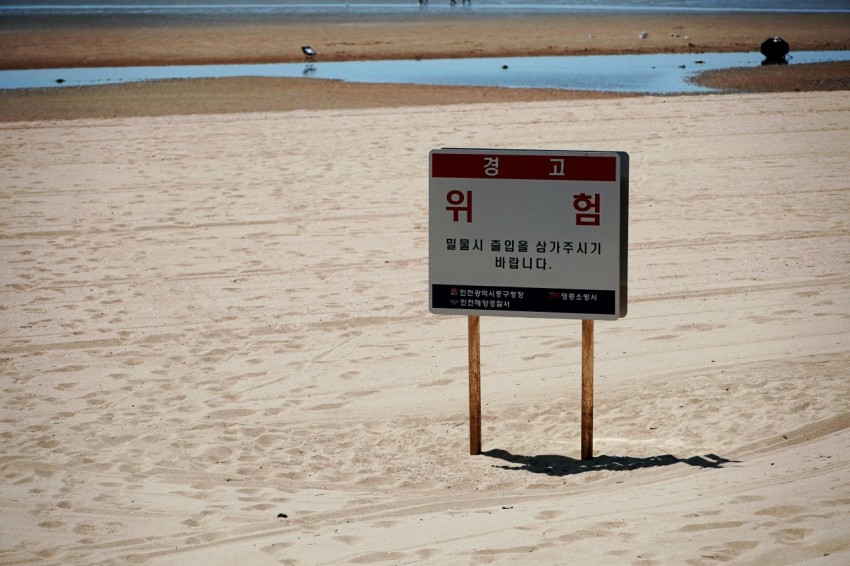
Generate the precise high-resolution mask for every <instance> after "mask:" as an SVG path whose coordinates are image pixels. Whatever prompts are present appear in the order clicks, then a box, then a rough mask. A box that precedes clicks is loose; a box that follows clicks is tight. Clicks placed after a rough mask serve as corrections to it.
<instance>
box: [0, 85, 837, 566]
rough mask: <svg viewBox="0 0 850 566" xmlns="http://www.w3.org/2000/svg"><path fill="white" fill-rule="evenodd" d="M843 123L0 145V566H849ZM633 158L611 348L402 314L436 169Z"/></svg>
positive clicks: (47, 127)
mask: <svg viewBox="0 0 850 566" xmlns="http://www.w3.org/2000/svg"><path fill="white" fill-rule="evenodd" d="M848 139H850V103H848V97H847V95H846V92H826V93H796V94H795V93H782V94H776V95H772V96H770V97H767V96H764V95H753V94H750V95H738V94H735V95H714V96H701V97H697V98H694V97H682V98H656V97H645V98H628V99H612V100H578V101H549V102H528V103H515V104H480V105H456V106H445V107H440V106H433V107H420V108H408V109H383V110H380V109H378V110H372V109H351V110H315V111H306V110H304V111H293V112H282V113H253V114H223V115H206V116H182V117H181V116H176V117H174V116H172V117H160V118H133V117H128V118H116V119H108V120H73V121H61V122H48V121H40V122H27V123H24V122H19V123H4V124H2V125H0V155H2V159H1V160H0V171H1V172H2V174H0V179H2V181H0V198H2V202H3V206H2V217H0V259H2V265H3V270H2V275H0V293H2V294H0V297H2V299H0V359H2V363H0V378H1V379H2V381H0V384H2V385H0V387H2V400H0V403H1V404H2V405H0V407H2V408H0V439H2V445H3V451H2V456H0V474H2V478H3V481H2V483H0V521H2V527H0V563H3V564H63V565H64V564H150V565H154V564H157V565H158V564H340V563H351V564H366V563H385V564H408V563H415V562H420V561H432V562H434V563H440V564H485V563H494V562H501V563H507V562H510V563H527V564H531V563H533V564H558V563H565V562H581V563H589V564H692V565H696V564H714V563H717V562H727V561H732V562H738V563H748V564H789V563H802V562H806V561H810V563H816V564H847V563H848V561H850V526H848V523H847V517H848V516H850V465H849V462H848V460H849V459H850V453H848V446H849V445H850V381H848V367H850V314H848V313H850V270H848V263H850V255H848V250H850V231H849V230H848V218H850V185H848V177H849V176H848V165H847V153H848V148H850V146H848ZM443 146H459V147H463V146H469V147H526V148H551V149H556V148H560V149H600V150H623V151H628V152H629V153H630V155H631V203H630V214H631V223H630V235H631V236H630V237H631V242H630V249H629V254H630V258H629V265H630V273H629V285H630V293H629V295H630V297H631V300H630V305H629V315H628V316H627V317H626V318H624V319H622V320H620V321H616V322H598V323H597V324H596V421H595V448H596V451H595V453H596V456H597V457H596V458H595V459H594V460H591V461H588V462H583V461H580V460H579V459H578V457H579V388H580V384H579V381H580V380H579V360H580V346H579V344H580V339H579V335H580V332H579V326H580V325H579V324H578V322H577V321H552V320H539V319H503V318H484V319H482V372H483V397H484V438H483V441H484V450H485V453H484V454H483V455H481V456H474V457H473V456H469V455H468V454H467V447H468V436H467V414H466V406H467V376H466V320H465V318H464V317H441V316H434V315H431V314H429V313H428V310H427V263H428V258H427V252H426V249H427V246H426V244H427V239H428V233H427V216H428V211H427V209H426V198H427V175H428V173H427V155H428V151H429V150H430V149H432V148H437V147H443Z"/></svg>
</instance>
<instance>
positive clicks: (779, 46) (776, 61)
mask: <svg viewBox="0 0 850 566" xmlns="http://www.w3.org/2000/svg"><path fill="white" fill-rule="evenodd" d="M788 51H790V47H789V46H788V42H787V41H785V40H784V39H782V38H781V37H769V38H767V39H765V40H764V41H763V42H762V44H761V54H762V55H764V61H762V62H761V64H762V65H784V64H786V63H788V61H787V60H786V59H785V56H786V55H788Z"/></svg>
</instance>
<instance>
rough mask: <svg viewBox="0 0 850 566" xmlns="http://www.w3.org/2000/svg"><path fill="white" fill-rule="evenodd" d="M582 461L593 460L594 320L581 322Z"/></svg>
mask: <svg viewBox="0 0 850 566" xmlns="http://www.w3.org/2000/svg"><path fill="white" fill-rule="evenodd" d="M581 459H582V460H592V459H593V320H582V321H581Z"/></svg>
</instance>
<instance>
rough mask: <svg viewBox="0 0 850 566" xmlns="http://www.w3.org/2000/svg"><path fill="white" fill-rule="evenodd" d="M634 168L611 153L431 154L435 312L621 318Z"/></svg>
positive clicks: (472, 151) (431, 274)
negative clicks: (630, 171)
mask: <svg viewBox="0 0 850 566" xmlns="http://www.w3.org/2000/svg"><path fill="white" fill-rule="evenodd" d="M628 162H629V156H628V154H626V153H623V152H614V151H607V152H605V151H534V150H489V149H440V150H434V151H432V152H431V174H430V183H429V295H430V303H429V304H430V310H431V312H433V313H435V314H462V315H484V316H488V315H489V316H522V317H541V318H575V319H595V320H615V319H617V318H620V317H623V316H625V315H626V279H627V277H626V276H627V254H626V252H627V247H628V246H627V244H628V229H627V228H628Z"/></svg>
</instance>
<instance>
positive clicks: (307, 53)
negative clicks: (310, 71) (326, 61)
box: [301, 45, 316, 61]
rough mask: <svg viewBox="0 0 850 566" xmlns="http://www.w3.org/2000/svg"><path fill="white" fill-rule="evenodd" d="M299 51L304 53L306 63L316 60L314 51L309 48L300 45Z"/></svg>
mask: <svg viewBox="0 0 850 566" xmlns="http://www.w3.org/2000/svg"><path fill="white" fill-rule="evenodd" d="M301 51H303V52H304V57H305V58H306V59H307V61H312V60H313V59H315V58H316V50H315V49H313V48H312V47H310V46H309V45H302V46H301Z"/></svg>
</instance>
